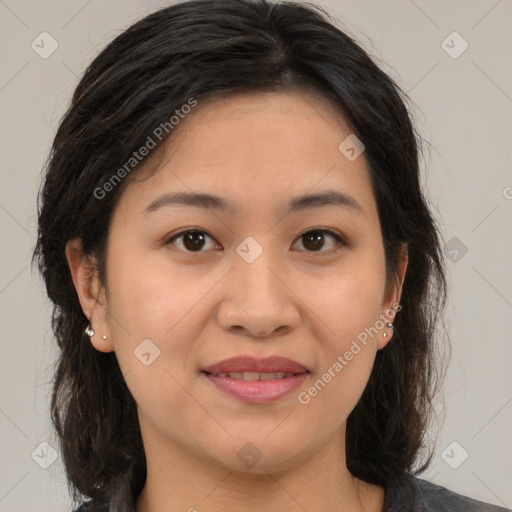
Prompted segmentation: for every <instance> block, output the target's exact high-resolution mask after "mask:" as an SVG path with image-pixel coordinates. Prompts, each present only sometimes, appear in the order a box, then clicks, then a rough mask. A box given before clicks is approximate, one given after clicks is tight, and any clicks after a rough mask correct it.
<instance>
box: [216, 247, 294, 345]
mask: <svg viewBox="0 0 512 512" xmlns="http://www.w3.org/2000/svg"><path fill="white" fill-rule="evenodd" d="M290 280H291V278H290V273H289V272H286V271H285V270H284V265H283V264H280V263H279V262H278V260H277V259H276V258H272V256H271V254H270V251H266V250H264V251H263V253H262V254H261V255H260V256H259V257H258V258H257V259H256V260H255V261H253V262H252V263H247V262H246V261H244V260H243V259H242V258H239V257H238V256H236V257H235V261H234V264H233V267H232V269H231V271H230V272H228V275H227V276H226V279H225V280H223V281H224V284H223V286H224V290H225V293H224V295H223V300H222V302H221V304H220V305H219V307H218V309H217V322H218V324H219V325H220V326H221V327H222V328H223V329H224V330H226V331H232V332H236V333H237V334H245V335H247V336H252V337H257V338H264V337H269V336H272V335H273V334H274V333H278V332H279V334H284V333H285V332H288V331H289V330H290V329H293V328H295V327H296V326H297V325H298V324H299V322H300V311H299V303H300V299H299V298H298V297H297V296H296V295H295V294H294V292H293V285H292V283H291V282H290Z"/></svg>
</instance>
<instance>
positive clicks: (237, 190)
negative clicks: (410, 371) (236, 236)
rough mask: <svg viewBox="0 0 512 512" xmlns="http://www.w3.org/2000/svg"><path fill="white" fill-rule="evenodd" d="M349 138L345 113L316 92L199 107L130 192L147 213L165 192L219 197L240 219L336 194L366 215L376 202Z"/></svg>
mask: <svg viewBox="0 0 512 512" xmlns="http://www.w3.org/2000/svg"><path fill="white" fill-rule="evenodd" d="M350 134H351V131H350V128H349V127H348V124H347V123H346V121H345V120H344V118H343V117H342V115H341V113H340V111H339V110H337V109H336V108H335V107H334V106H333V105H332V103H331V102H330V101H328V100H327V99H326V98H324V97H322V96H321V95H319V94H316V93H314V92H297V91H294V92H286V93H284V92H279V93H278V92H271V93H244V94H237V95H235V96H230V97H226V98H214V99H210V100H207V101H205V102H203V103H201V102H200V101H199V102H198V105H197V106H196V107H195V109H194V110H193V111H192V112H191V113H190V114H188V115H187V116H184V118H183V119H182V120H181V121H180V124H179V126H178V127H177V130H176V131H175V132H173V133H172V138H170V139H168V141H167V143H166V144H165V146H164V147H163V150H162V151H161V152H160V154H159V157H158V158H157V159H154V160H153V162H151V164H150V165H147V166H145V168H144V166H143V168H142V169H141V171H140V172H139V171H138V172H137V179H136V180H134V187H133V188H132V187H128V189H127V192H128V195H129V196H131V201H132V202H133V201H136V202H140V201H145V202H146V204H145V205H144V208H146V207H147V206H148V204H150V202H152V201H154V200H155V199H156V198H157V196H160V195H161V194H163V193H165V192H177V191H181V192H188V193H210V194H213V193H214V194H215V195H218V196H224V197H226V199H227V202H228V205H229V206H230V207H231V208H230V209H231V213H234V212H238V213H240V210H241V209H243V208H244V206H249V205H251V204H252V205H253V206H255V207H256V206H261V205H265V207H267V206H268V205H269V203H276V204H277V203H283V202H284V198H285V196H287V197H297V196H299V195H304V194H305V193H307V192H308V191H309V192H316V191H319V190H320V189H323V190H325V189H328V188H329V189H332V188H333V187H335V188H336V189H337V190H338V191H340V192H346V193H347V194H350V195H352V196H357V201H358V202H359V203H360V204H361V205H362V206H363V209H364V205H365V203H366V206H367V207H368V206H369V205H368V203H369V202H371V201H372V199H373V192H372V190H371V185H370V181H369V174H368V169H367V167H366V160H365V158H364V153H363V154H362V155H361V156H360V157H358V158H357V159H356V160H354V161H350V160H349V159H347V157H346V156H345V155H344V154H343V153H342V152H341V151H340V149H339V146H340V143H342V142H343V141H344V140H345V139H346V137H347V136H349V135H350ZM140 177H142V180H139V178H140ZM130 188H132V190H131V191H130ZM286 202H287V203H288V201H286Z"/></svg>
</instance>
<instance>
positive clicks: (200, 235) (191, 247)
mask: <svg viewBox="0 0 512 512" xmlns="http://www.w3.org/2000/svg"><path fill="white" fill-rule="evenodd" d="M207 238H209V239H210V240H213V238H212V237H211V236H210V235H209V234H208V233H206V231H201V230H199V229H187V230H186V231H182V232H181V233H177V234H175V235H173V236H172V237H171V238H170V239H169V240H167V242H166V244H174V241H175V240H180V239H182V241H181V242H180V244H177V245H178V246H179V245H181V247H178V248H179V249H181V250H184V251H186V252H204V251H201V249H203V247H204V246H205V240H206V239H207ZM215 247H217V248H220V246H219V245H218V244H214V247H213V248H215Z"/></svg>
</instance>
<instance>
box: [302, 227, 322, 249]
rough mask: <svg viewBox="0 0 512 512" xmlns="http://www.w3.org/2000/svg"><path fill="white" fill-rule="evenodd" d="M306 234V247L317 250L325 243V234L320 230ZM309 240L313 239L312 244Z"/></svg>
mask: <svg viewBox="0 0 512 512" xmlns="http://www.w3.org/2000/svg"><path fill="white" fill-rule="evenodd" d="M305 236H306V240H307V242H306V243H305V244H304V246H305V247H307V248H312V249H313V250H317V249H320V248H321V246H322V245H323V235H322V234H321V233H320V232H319V231H312V232H311V233H309V234H307V235H305ZM309 241H312V244H309ZM319 242H320V243H319ZM308 245H309V247H308Z"/></svg>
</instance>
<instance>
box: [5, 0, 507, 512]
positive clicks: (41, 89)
mask: <svg viewBox="0 0 512 512" xmlns="http://www.w3.org/2000/svg"><path fill="white" fill-rule="evenodd" d="M164 5H168V3H166V2H152V1H149V0H147V1H138V2H137V1H135V0H122V1H121V0H108V1H100V0H89V1H87V0H80V1H78V0H77V1H64V0H45V1H40V0H37V1H36V0H32V1H30V0H0V43H1V46H0V48H1V49H0V51H1V63H2V65H1V67H0V109H1V112H2V116H1V120H0V130H1V132H0V140H1V141H2V152H1V156H2V159H1V164H0V165H1V167H0V178H1V187H0V226H1V240H2V264H1V266H0V307H1V325H2V329H1V333H2V334H1V340H2V357H1V358H0V375H1V376H2V386H1V387H0V428H1V432H2V436H1V442H0V461H1V466H0V511H1V512H3V511H9V512H11V511H24V512H30V511H38V512H41V511H50V510H51V511H62V512H67V511H69V510H70V503H71V502H70V499H69V498H68V495H67V491H66V485H65V478H64V473H63V467H62V463H61V459H60V457H59V456H58V454H57V459H56V460H55V462H53V464H51V465H49V467H48V468H47V469H45V468H43V467H41V464H43V465H46V464H48V463H49V462H51V460H52V459H51V455H52V453H53V452H52V449H51V448H48V447H47V445H44V444H43V445H42V446H41V443H43V442H47V443H50V445H52V446H53V447H55V449H57V446H58V445H57V443H56V440H55V438H54V436H53V435H52V431H51V428H50V422H49V413H48V406H49V390H50V382H51V379H52V372H53V364H54V358H55V349H54V342H53V340H52V334H51V331H50V328H49V313H50V308H49V303H48V300H47V299H46V298H45V295H44V293H43V288H42V283H41V281H40V279H39V277H38V275H37V273H36V272H35V271H34V272H32V271H31V269H30V266H29V258H30V253H31V250H32V248H33V244H34V241H35V223H36V208H35V198H36V193H37V189H38V186H39V181H40V171H41V168H42V165H43V163H44V159H45V158H46V156H47V153H48V150H49V147H50V144H51V141H52V138H53V135H54V133H55V130H56V127H57V124H58V122H59V119H60V117H61V115H62V114H63V113H64V111H65V109H66V107H67V104H68V101H69V99H70V96H71V93H72V91H73V89H74V87H75V85H76V83H77V80H78V77H79V76H80V74H81V73H82V72H83V70H84V69H85V66H86V65H87V63H88V62H90V60H92V58H93V57H94V56H95V55H96V54H97V52H98V51H99V50H100V49H101V48H102V47H103V46H104V45H105V44H106V43H107V42H109V41H110V40H111V39H112V38H114V37H115V36H116V35H118V34H119V33H120V32H121V31H122V30H123V29H125V28H126V27H127V26H128V25H129V24H131V23H132V22H133V21H134V20H136V19H138V18H140V17H142V16H143V15H145V14H147V13H149V12H151V11H153V10H155V9H156V8H157V7H160V6H164ZM321 5H323V6H325V7H327V9H328V10H329V11H330V12H331V13H332V14H333V15H334V16H335V17H337V18H338V19H339V20H340V22H341V23H342V24H343V25H342V27H344V28H345V29H346V30H347V31H348V32H349V33H351V34H352V35H353V36H354V37H355V38H356V39H358V40H359V41H360V43H361V44H362V45H363V46H364V47H365V48H367V49H368V51H369V52H370V53H371V54H372V55H373V56H374V57H375V58H376V59H377V61H378V62H379V63H380V64H381V66H382V67H383V68H384V69H385V70H386V71H387V72H388V73H390V74H391V76H392V77H393V78H395V79H396V80H397V81H398V83H399V84H400V85H401V86H402V87H403V88H404V89H405V90H406V91H407V92H409V94H410V96H411V98H412V100H413V101H414V103H415V117H416V119H417V123H418V127H419V129H420V131H421V133H422V135H423V136H424V137H425V138H426V139H427V140H428V141H429V142H430V143H431V149H430V152H429V153H428V154H427V158H426V161H425V162H424V168H425V169H428V171H427V172H426V173H425V174H424V177H423V181H424V184H425V187H428V190H429V191H430V192H429V195H430V198H431V201H432V204H433V208H434V213H435V215H436V216H438V217H439V218H440V225H441V229H442V235H443V238H444V240H445V241H446V242H448V244H447V245H448V247H447V249H446V251H447V255H448V256H449V259H448V271H449V283H450V291H451V295H450V302H449V306H448V309H447V320H446V321H447V322H448V325H449V328H450V334H451V340H452V346H453V355H452V361H451V365H450V368H449V372H448V375H447V378H446V381H445V386H444V397H445V402H444V403H445V414H444V422H443V423H440V424H438V428H439V431H433V432H434V434H433V435H434V437H437V450H436V454H435V457H434V461H433V464H432V467H431V468H430V469H429V470H428V471H427V472H426V473H424V478H426V479H429V480H432V481H434V482H436V483H439V484H441V485H443V486H446V487H449V488H451V489H452V490H454V491H457V492H459V493H462V494H466V495H469V496H472V497H474V498H478V499H481V500H484V501H489V502H491V503H496V504H501V505H506V506H508V507H512V486H511V485H510V482H511V475H512V437H511V436H510V427H511V424H512V386H511V385H510V384H511V378H510V375H511V373H512V357H511V356H512V339H511V335H510V332H511V328H512V315H511V308H512V266H511V265H510V261H511V257H510V256H511V253H512V251H511V249H512V247H511V245H512V244H511V231H512V230H511V221H510V219H511V217H512V173H511V171H510V169H511V166H510V164H511V149H510V148H511V146H512V144H511V143H512V140H511V133H512V130H511V128H512V127H511V124H512V87H511V83H512V80H511V78H512V58H511V57H512V56H511V53H512V52H511V47H512V46H511V39H512V1H510V0H472V1H468V0H450V1H446V0H435V1H427V0H414V2H413V1H410V0H385V1H383V0H380V1H370V0H362V1H361V0H358V1H356V0H351V1H348V0H332V1H324V2H323V3H322V4H321ZM43 31H46V32H48V33H49V34H51V36H52V37H53V38H54V39H55V40H56V41H57V43H58V48H57V50H56V51H55V52H54V53H53V54H52V55H50V56H49V57H47V58H42V57H41V56H40V55H39V54H38V53H36V51H34V50H33V49H32V47H31V43H32V41H34V40H35V41H36V43H37V42H38V41H39V45H40V46H42V43H41V42H40V40H41V38H40V37H39V35H40V34H41V32H43ZM454 31H456V32H458V33H459V34H460V35H461V36H462V38H463V39H464V40H465V41H467V43H468V44H469V47H468V48H467V50H466V51H464V52H463V53H462V54H461V55H460V56H458V57H457V58H453V57H452V56H450V55H449V54H448V53H447V52H446V51H445V49H446V50H448V51H449V52H451V53H452V55H453V54H455V53H459V52H460V50H461V49H462V48H463V46H462V44H463V41H462V40H461V39H457V36H455V38H454V37H453V36H451V37H449V38H448V39H447V40H446V43H444V45H442V42H443V41H444V40H445V39H446V38H447V36H449V35H450V34H451V33H452V32H454ZM45 37H46V36H45ZM446 45H448V46H449V47H450V46H451V48H449V47H447V46H446ZM45 48H46V50H48V48H50V46H49V40H48V39H47V40H46V43H45ZM464 247H465V248H466V249H467V252H464V251H465V249H464ZM439 409H440V410H441V409H442V406H441V405H439ZM435 432H438V435H437V434H435ZM453 442H456V443H457V444H456V445H451V443H453ZM465 452H467V453H468V458H467V460H465V461H464V462H462V460H463V458H464V456H465ZM443 453H444V455H443ZM448 462H449V463H448ZM450 464H451V465H450ZM451 466H458V467H457V468H456V469H454V468H453V467H451Z"/></svg>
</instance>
